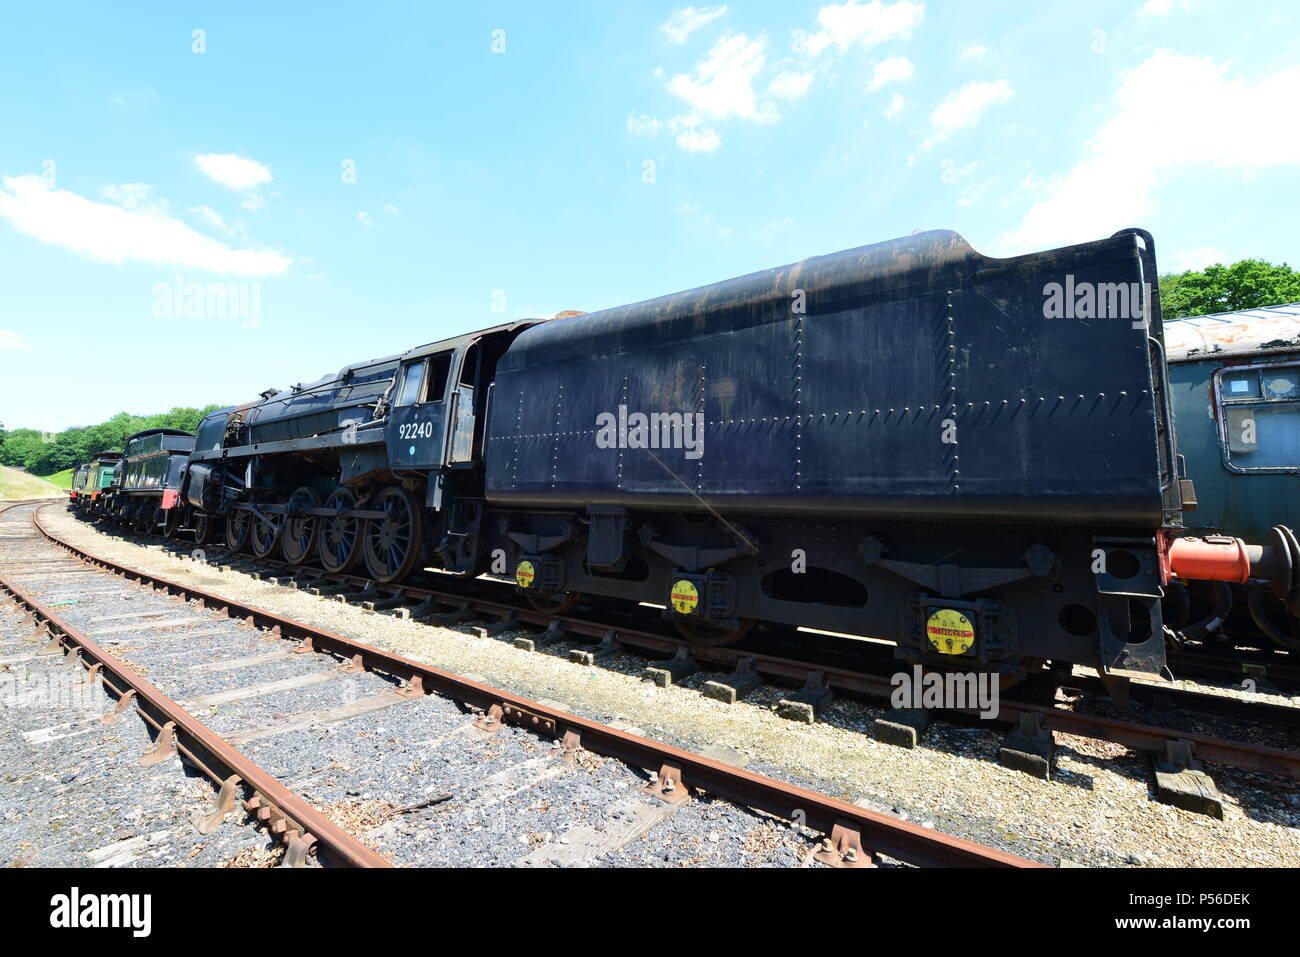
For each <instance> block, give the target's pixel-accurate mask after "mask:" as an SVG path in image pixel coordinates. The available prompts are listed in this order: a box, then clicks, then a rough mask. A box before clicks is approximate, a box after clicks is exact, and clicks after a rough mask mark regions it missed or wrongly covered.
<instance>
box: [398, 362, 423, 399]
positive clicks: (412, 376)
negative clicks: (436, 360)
mask: <svg viewBox="0 0 1300 957" xmlns="http://www.w3.org/2000/svg"><path fill="white" fill-rule="evenodd" d="M428 367H429V363H428V361H427V360H425V361H421V362H413V363H411V364H410V365H409V366H407V367H406V372H405V374H404V376H403V378H402V391H401V394H400V395H398V397H397V404H398V405H415V403H417V402H421V401H423V400H424V373H425V371H426V370H427V369H428Z"/></svg>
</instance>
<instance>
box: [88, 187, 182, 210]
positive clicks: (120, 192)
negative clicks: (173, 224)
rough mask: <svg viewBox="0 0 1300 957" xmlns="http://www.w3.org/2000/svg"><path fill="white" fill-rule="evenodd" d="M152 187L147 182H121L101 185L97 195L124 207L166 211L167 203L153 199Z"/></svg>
mask: <svg viewBox="0 0 1300 957" xmlns="http://www.w3.org/2000/svg"><path fill="white" fill-rule="evenodd" d="M152 191H153V187H152V186H150V185H149V184H147V183H121V184H112V183H110V184H109V185H107V186H101V187H100V188H99V195H100V196H102V197H104V198H105V199H107V200H111V201H112V202H114V203H117V205H119V206H121V207H123V208H124V209H132V210H135V209H139V210H151V211H154V212H160V213H166V212H167V203H166V201H165V200H161V199H154V198H153V197H152V196H151V195H150V193H151V192H152Z"/></svg>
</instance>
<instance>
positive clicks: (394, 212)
mask: <svg viewBox="0 0 1300 957" xmlns="http://www.w3.org/2000/svg"><path fill="white" fill-rule="evenodd" d="M384 212H386V213H388V215H390V216H401V215H402V211H401V210H400V209H398V208H397V207H396V206H394V205H393V204H392V203H385V204H384Z"/></svg>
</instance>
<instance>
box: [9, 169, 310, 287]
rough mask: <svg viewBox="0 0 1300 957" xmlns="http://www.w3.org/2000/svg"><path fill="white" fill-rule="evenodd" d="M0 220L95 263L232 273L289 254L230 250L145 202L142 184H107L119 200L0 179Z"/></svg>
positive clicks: (285, 263) (256, 272)
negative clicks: (106, 200)
mask: <svg viewBox="0 0 1300 957" xmlns="http://www.w3.org/2000/svg"><path fill="white" fill-rule="evenodd" d="M0 187H3V188H0V218H3V219H7V220H8V221H9V223H10V225H12V226H13V228H14V230H15V231H16V232H19V233H22V234H23V235H26V236H31V237H32V238H34V239H38V240H40V241H41V242H45V243H50V244H52V245H55V246H62V247H64V248H65V249H70V250H72V251H74V252H77V253H80V254H81V255H83V256H85V257H86V258H88V259H93V260H96V261H98V262H106V263H113V264H116V265H120V264H123V263H128V262H147V263H154V264H159V265H168V266H184V267H189V268H194V269H206V270H210V271H212V272H218V273H231V274H234V275H237V276H267V275H280V274H282V273H284V272H285V271H286V270H287V269H288V268H289V264H290V262H292V260H291V259H290V258H289V257H287V256H284V255H281V254H280V253H278V252H274V251H272V250H255V249H232V248H230V247H229V246H227V245H226V244H225V243H222V242H221V241H219V240H216V239H213V238H212V237H211V236H204V235H203V234H202V233H199V232H197V231H196V230H195V229H194V228H193V227H191V226H189V225H187V224H186V223H183V222H181V221H180V220H179V219H176V218H174V217H172V216H171V215H170V214H169V213H168V212H167V211H166V203H164V202H162V201H157V202H153V203H148V202H147V193H148V189H149V188H148V187H147V186H143V184H140V183H132V184H128V185H127V186H113V187H105V193H106V195H107V194H111V196H110V198H116V199H117V200H119V202H121V203H122V204H121V205H111V204H109V203H98V202H95V201H94V200H92V199H87V198H86V197H84V196H81V195H79V194H77V193H73V192H70V191H68V190H63V189H53V188H52V187H51V186H50V184H49V183H48V182H47V181H46V180H45V179H44V178H43V177H41V176H36V175H26V176H6V177H4V178H3V179H0Z"/></svg>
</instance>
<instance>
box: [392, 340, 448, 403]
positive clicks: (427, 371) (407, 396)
mask: <svg viewBox="0 0 1300 957" xmlns="http://www.w3.org/2000/svg"><path fill="white" fill-rule="evenodd" d="M450 374H451V353H450V352H442V353H439V354H438V355H436V356H430V357H429V358H427V359H421V360H419V361H418V362H412V363H411V364H410V365H408V366H407V367H406V370H405V371H404V372H403V373H402V391H401V392H399V393H398V395H397V404H398V405H399V406H401V405H418V404H419V403H422V402H441V401H442V399H443V396H444V395H446V393H447V376H448V375H450Z"/></svg>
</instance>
